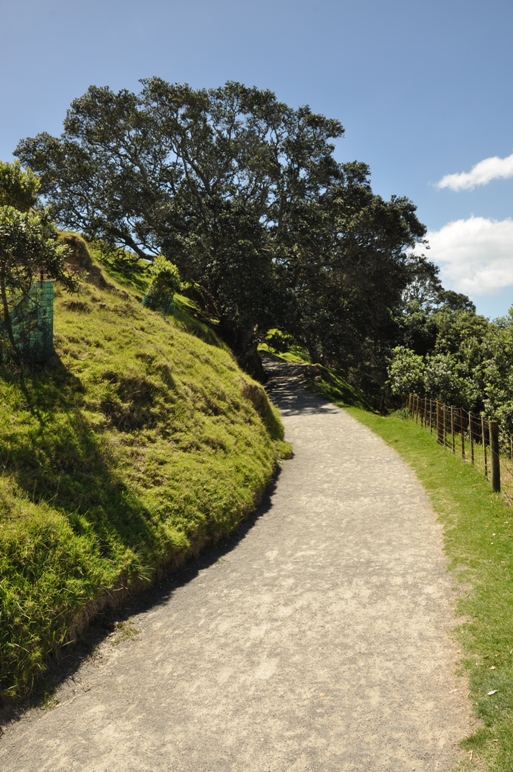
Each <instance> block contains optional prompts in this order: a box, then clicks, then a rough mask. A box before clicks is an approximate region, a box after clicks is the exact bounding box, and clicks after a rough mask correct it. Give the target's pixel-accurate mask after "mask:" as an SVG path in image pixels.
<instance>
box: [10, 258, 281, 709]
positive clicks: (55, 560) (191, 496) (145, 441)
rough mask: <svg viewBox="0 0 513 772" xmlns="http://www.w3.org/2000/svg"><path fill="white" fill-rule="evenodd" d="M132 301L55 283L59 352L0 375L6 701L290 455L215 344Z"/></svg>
mask: <svg viewBox="0 0 513 772" xmlns="http://www.w3.org/2000/svg"><path fill="white" fill-rule="evenodd" d="M135 295H137V292H136V291H134V292H133V291H131V288H130V286H125V287H121V286H120V285H119V284H118V283H117V282H116V281H115V280H114V279H113V278H112V277H108V276H107V277H102V275H101V273H100V272H99V270H97V268H96V269H95V270H94V271H89V274H88V277H87V278H86V280H85V281H84V282H83V283H82V287H81V290H80V293H79V294H78V295H75V296H69V295H65V294H63V293H62V292H60V291H59V289H58V288H57V290H56V302H55V345H56V355H55V357H54V358H53V359H52V361H51V362H50V363H49V364H48V365H47V366H45V367H44V368H39V369H29V368H24V369H22V370H17V371H13V370H12V369H9V368H7V367H3V368H0V405H1V408H2V409H1V419H0V578H1V582H0V684H1V694H2V695H3V697H4V699H5V698H9V697H12V696H14V695H19V694H21V693H23V692H27V691H28V690H30V688H31V685H32V683H33V681H34V679H35V678H37V676H38V674H40V673H41V672H42V671H43V670H44V668H45V663H46V661H47V657H48V655H49V653H50V652H52V651H55V650H57V649H58V648H59V647H60V646H62V645H63V644H64V643H66V641H68V640H69V639H70V637H73V636H74V635H75V634H76V633H77V632H78V631H79V630H80V628H81V627H82V626H83V625H84V624H85V622H86V620H87V618H88V617H89V616H90V614H92V613H94V611H95V610H97V609H99V608H101V607H102V606H104V605H105V604H106V603H108V602H109V601H110V600H111V599H112V598H115V597H116V591H119V590H122V589H123V588H126V587H135V586H137V585H141V584H145V583H148V582H149V581H151V579H152V578H153V576H154V575H155V573H156V572H157V571H158V570H159V569H164V568H166V569H167V568H169V567H173V566H178V565H179V564H181V563H182V562H183V561H184V560H185V559H187V558H188V557H189V556H191V555H194V554H196V553H197V552H198V551H199V550H200V549H201V548H202V547H203V546H204V545H205V544H207V543H209V542H211V541H213V540H216V539H218V538H220V537H222V536H224V535H226V534H228V533H229V532H230V531H232V530H233V529H234V528H235V527H236V525H237V524H238V522H239V521H240V520H241V518H243V517H244V516H245V515H246V514H247V513H249V512H250V511H251V510H252V509H253V508H254V507H255V505H256V503H257V501H258V499H259V497H260V495H261V494H262V492H263V490H264V488H265V486H266V484H267V483H268V481H269V479H270V477H271V476H272V473H273V470H274V468H275V465H276V462H277V459H278V458H279V456H280V455H283V454H285V453H286V450H287V448H286V445H285V443H283V441H282V440H283V433H282V427H281V423H280V421H279V418H278V415H277V413H276V411H275V410H274V409H273V408H272V407H271V405H270V404H269V402H268V400H267V397H266V395H265V392H264V391H263V389H262V387H261V386H260V385H258V384H256V383H254V382H253V381H252V380H251V379H250V378H249V377H248V376H246V375H244V374H243V373H242V372H241V371H240V370H239V369H238V367H237V366H236V364H235V362H234V360H233V358H232V356H231V355H230V353H229V352H227V351H226V350H225V349H224V348H223V347H222V346H221V345H220V344H219V343H218V342H217V341H216V339H215V336H211V337H210V343H208V342H206V341H204V340H202V339H201V338H202V337H208V334H207V332H206V331H204V330H203V329H202V326H201V324H200V323H199V322H196V321H195V320H194V319H192V318H191V317H190V316H188V314H187V309H186V308H185V307H183V308H181V309H180V312H179V314H178V315H177V319H173V318H171V319H164V318H163V317H162V316H160V315H159V314H157V313H155V312H152V311H149V310H147V309H145V308H143V307H142V306H141V305H140V302H139V301H138V300H137V298H136V297H135ZM188 329H189V330H190V331H189V332H188V331H187V330H188ZM191 332H192V333H193V334H191ZM121 594H122V593H121Z"/></svg>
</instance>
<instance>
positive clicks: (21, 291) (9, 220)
mask: <svg viewBox="0 0 513 772" xmlns="http://www.w3.org/2000/svg"><path fill="white" fill-rule="evenodd" d="M38 188H39V182H38V180H37V178H36V177H35V176H34V175H33V174H32V172H31V171H24V170H22V169H21V167H20V165H19V164H18V163H13V164H10V163H5V162H2V161H0V324H1V326H2V328H3V330H4V331H5V333H6V334H7V338H8V341H9V343H10V347H11V348H12V354H13V356H14V358H15V359H19V354H18V351H17V341H16V339H15V335H14V332H13V326H12V320H11V314H12V311H13V309H14V307H15V306H16V305H17V304H18V303H19V302H20V301H21V300H22V299H23V298H24V297H26V296H27V295H28V293H29V292H30V289H31V287H32V285H33V284H34V282H35V281H37V280H38V279H39V278H40V276H41V275H45V276H47V277H48V278H50V279H59V280H60V281H61V282H62V283H63V284H64V286H65V287H66V289H68V290H70V291H73V290H75V289H76V285H77V279H76V277H75V276H74V275H73V274H71V273H69V272H67V271H66V269H65V257H66V252H67V250H66V247H63V246H59V245H57V243H56V236H57V231H56V229H55V227H54V225H53V223H52V222H51V220H50V216H49V211H48V209H43V208H38V207H37V191H38Z"/></svg>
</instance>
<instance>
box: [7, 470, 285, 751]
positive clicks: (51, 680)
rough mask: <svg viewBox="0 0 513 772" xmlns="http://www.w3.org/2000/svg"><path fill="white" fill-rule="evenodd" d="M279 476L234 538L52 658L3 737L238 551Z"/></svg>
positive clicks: (166, 576)
mask: <svg viewBox="0 0 513 772" xmlns="http://www.w3.org/2000/svg"><path fill="white" fill-rule="evenodd" d="M279 475H280V469H279V468H278V469H277V471H276V472H275V474H274V476H273V478H272V480H271V482H270V483H269V485H268V486H267V488H266V490H265V492H264V494H263V496H262V500H261V502H260V505H259V506H258V508H257V509H256V510H255V511H254V512H252V513H251V514H250V515H249V516H248V517H246V518H245V519H244V520H243V521H241V522H240V523H239V525H238V527H237V528H236V529H235V530H234V531H233V532H232V534H231V535H230V536H228V537H225V538H223V539H221V540H220V541H218V542H217V543H215V544H210V545H207V546H206V547H205V548H204V549H203V550H202V552H201V553H200V555H199V556H198V557H197V558H191V559H190V560H189V561H188V562H187V563H186V564H185V565H184V566H183V567H182V568H180V569H178V570H173V569H170V570H169V571H168V572H166V571H165V570H164V569H161V571H160V575H159V578H158V579H156V580H155V582H154V583H153V584H152V585H151V586H150V587H148V588H147V589H146V590H143V591H142V592H139V593H137V594H135V593H134V595H132V596H131V597H128V598H127V600H126V602H124V603H122V604H120V605H119V606H118V607H117V608H116V609H115V610H112V609H108V610H106V611H104V612H101V613H99V614H98V615H97V616H96V617H95V618H94V619H93V620H92V622H91V623H90V625H89V626H88V627H87V628H86V630H85V631H84V632H83V633H82V635H81V636H80V639H79V640H78V641H77V642H76V643H73V644H70V645H68V646H67V647H66V648H64V649H61V650H60V651H59V652H57V653H56V654H54V655H52V658H51V660H50V662H49V666H48V668H47V670H46V671H45V673H44V674H43V675H41V676H40V677H39V678H38V679H37V681H36V682H35V687H34V690H33V692H32V694H31V696H30V697H29V698H24V699H20V700H18V701H16V702H14V703H8V704H6V705H4V706H3V707H2V706H1V705H0V736H1V734H2V732H3V730H2V726H6V725H7V724H9V723H11V722H15V721H19V720H21V719H22V718H23V715H24V714H25V712H26V711H27V710H30V709H38V708H39V709H44V708H46V707H48V706H50V707H51V705H52V698H53V695H54V694H55V692H56V691H57V689H58V688H59V687H60V686H61V685H62V684H63V683H64V682H65V681H67V680H69V679H73V678H74V675H75V674H76V673H77V671H78V670H79V669H80V667H81V665H82V664H83V663H84V662H85V661H86V660H88V659H89V658H90V657H91V656H94V652H95V650H96V649H97V647H98V646H100V644H102V643H103V642H104V641H105V640H106V639H107V638H108V637H109V636H110V635H111V634H112V633H114V632H115V631H116V629H117V628H118V626H119V625H120V624H122V623H124V622H127V620H129V618H130V617H132V616H133V615H135V614H141V613H144V612H146V611H149V610H151V609H153V608H156V607H158V606H164V605H166V604H167V603H168V602H169V601H170V600H171V598H172V596H173V594H174V592H175V591H176V590H177V589H179V588H180V587H183V586H185V585H187V584H188V583H189V582H192V581H193V580H194V579H195V578H196V577H197V576H198V575H199V573H200V572H201V571H204V570H205V569H206V568H209V567H211V566H213V565H214V564H215V563H217V561H218V560H219V559H220V558H222V557H223V556H225V555H227V554H228V553H230V552H231V551H232V550H234V549H235V548H236V547H237V546H238V544H240V543H241V542H242V541H243V540H244V539H245V538H246V536H247V534H248V533H249V532H250V531H251V529H252V528H253V526H254V525H255V523H256V522H257V521H258V520H259V519H260V518H262V517H264V516H265V515H266V514H267V513H268V512H270V510H271V509H272V506H273V503H272V498H273V495H274V493H275V490H276V487H277V483H278V478H279Z"/></svg>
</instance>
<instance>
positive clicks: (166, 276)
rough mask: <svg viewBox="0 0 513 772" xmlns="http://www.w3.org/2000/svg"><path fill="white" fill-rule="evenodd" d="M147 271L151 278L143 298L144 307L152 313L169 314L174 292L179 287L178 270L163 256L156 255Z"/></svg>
mask: <svg viewBox="0 0 513 772" xmlns="http://www.w3.org/2000/svg"><path fill="white" fill-rule="evenodd" d="M149 270H150V273H151V275H152V276H153V278H152V280H151V284H150V286H149V287H148V292H147V293H146V296H145V298H144V305H145V306H147V308H151V309H152V310H153V311H161V312H162V313H163V314H166V313H169V309H170V307H171V304H172V303H173V298H174V296H175V292H178V290H179V289H180V287H181V281H180V273H179V271H178V268H177V267H176V265H175V264H174V263H172V262H171V261H170V260H167V259H166V258H165V257H164V256H163V255H157V257H156V258H155V260H154V261H153V264H152V265H151V267H150V269H149Z"/></svg>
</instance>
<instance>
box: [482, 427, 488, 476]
mask: <svg viewBox="0 0 513 772" xmlns="http://www.w3.org/2000/svg"><path fill="white" fill-rule="evenodd" d="M481 438H482V440H483V460H484V473H485V477H488V462H487V459H486V429H485V420H484V415H482V416H481Z"/></svg>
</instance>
